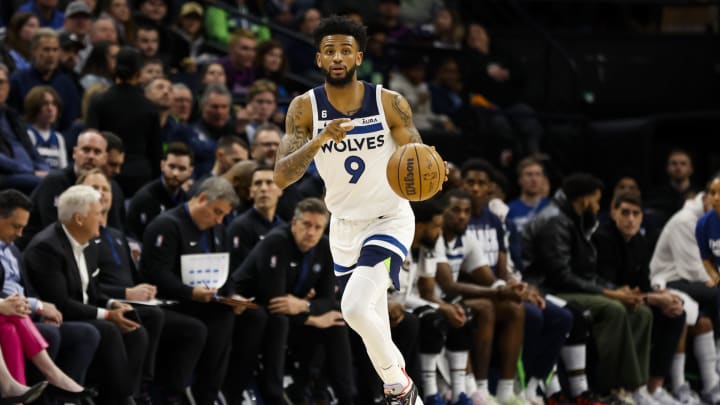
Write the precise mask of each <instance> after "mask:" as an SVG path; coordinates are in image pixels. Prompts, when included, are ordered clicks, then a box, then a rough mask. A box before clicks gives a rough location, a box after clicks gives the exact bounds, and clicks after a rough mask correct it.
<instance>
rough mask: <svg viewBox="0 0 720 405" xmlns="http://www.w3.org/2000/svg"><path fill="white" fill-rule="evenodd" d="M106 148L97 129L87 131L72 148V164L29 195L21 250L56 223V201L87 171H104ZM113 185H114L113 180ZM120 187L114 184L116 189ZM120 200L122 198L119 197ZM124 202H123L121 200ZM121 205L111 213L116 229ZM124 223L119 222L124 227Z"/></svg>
mask: <svg viewBox="0 0 720 405" xmlns="http://www.w3.org/2000/svg"><path fill="white" fill-rule="evenodd" d="M107 145H108V142H107V141H106V140H105V138H104V137H103V135H101V134H100V133H99V132H97V131H95V130H86V131H84V132H82V133H81V134H80V136H79V137H78V140H77V145H75V147H74V148H73V154H72V156H73V161H74V162H73V163H74V164H73V165H68V166H67V167H66V168H65V169H63V170H60V171H53V172H52V173H50V174H49V175H47V176H46V177H45V178H44V179H43V181H42V182H41V183H40V185H39V187H38V188H37V189H36V190H35V191H34V192H33V193H32V194H31V195H30V199H31V200H32V203H33V207H32V211H31V215H30V221H29V222H28V226H27V227H26V229H25V233H24V234H23V236H22V238H21V239H20V240H19V241H18V245H19V246H20V247H25V246H26V245H27V243H28V242H29V241H30V239H31V238H32V237H33V236H34V235H35V234H36V233H38V232H40V231H41V230H42V229H43V228H45V227H47V226H48V225H50V224H52V223H53V222H55V221H56V220H57V210H56V209H55V207H56V206H57V198H58V196H59V195H60V194H61V193H62V192H63V191H65V190H66V189H67V188H68V187H70V186H72V185H73V184H75V181H76V179H77V178H78V177H79V176H81V175H82V174H83V173H85V172H86V171H88V170H91V169H96V168H101V167H103V166H104V165H105V163H106V161H107ZM113 183H115V182H114V181H113ZM116 188H119V186H118V185H117V184H113V190H115V189H116ZM117 197H119V198H122V197H120V195H119V194H118V195H117ZM120 201H122V200H120ZM121 209H122V204H120V203H117V202H115V206H113V208H112V210H111V212H110V218H111V223H112V224H113V226H117V225H115V224H116V223H117V221H118V219H119V218H122V212H121V211H120V210H121ZM121 224H122V222H119V225H121Z"/></svg>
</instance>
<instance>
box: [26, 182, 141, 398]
mask: <svg viewBox="0 0 720 405" xmlns="http://www.w3.org/2000/svg"><path fill="white" fill-rule="evenodd" d="M100 197H101V196H100V193H99V192H97V191H96V190H94V189H93V188H92V187H89V186H83V185H79V186H72V187H70V188H69V189H67V190H66V191H65V192H63V193H62V194H61V195H60V197H59V199H58V204H57V205H58V222H57V223H55V224H52V225H50V226H48V227H47V228H45V229H44V230H43V231H42V232H40V233H38V234H37V235H35V237H34V238H33V240H32V241H31V242H30V244H29V245H28V247H27V249H25V252H24V255H23V259H24V262H25V267H26V269H27V274H28V278H29V280H30V282H31V283H32V284H33V285H34V286H35V288H36V289H37V291H38V294H39V296H40V297H41V298H43V299H46V300H48V301H51V302H54V303H55V305H57V307H58V309H59V310H61V311H62V312H63V315H64V318H65V319H67V320H71V321H85V322H88V323H90V324H91V325H93V326H94V327H95V328H96V329H97V330H98V331H99V332H100V344H99V346H98V349H97V352H96V353H95V359H94V360H93V362H92V364H91V369H90V373H89V379H90V380H91V381H92V382H95V383H97V384H98V385H99V389H100V396H99V397H98V403H101V404H109V405H114V404H118V405H124V404H129V403H132V398H131V396H132V394H133V393H134V392H137V390H138V388H139V387H138V386H139V380H140V376H141V369H142V364H143V359H144V356H145V351H146V349H147V345H148V336H147V331H146V330H145V329H144V328H143V327H142V326H141V325H140V324H139V323H138V322H135V321H133V320H130V319H128V318H127V317H126V316H131V315H132V314H133V312H132V311H133V308H132V307H131V306H130V305H128V304H124V303H121V302H118V301H113V300H110V298H109V297H108V296H107V295H105V294H104V293H102V292H101V291H100V289H99V288H98V286H97V282H96V280H95V276H96V274H97V271H96V270H95V269H97V267H98V266H97V263H98V258H99V245H98V244H97V243H94V242H93V239H94V238H96V237H97V236H98V235H99V229H100V220H101V215H102V206H101V205H100ZM49 263H52V264H53V265H52V266H49V265H48V264H49ZM136 319H137V317H136ZM93 380H94V381H93Z"/></svg>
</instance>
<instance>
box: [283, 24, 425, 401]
mask: <svg viewBox="0 0 720 405" xmlns="http://www.w3.org/2000/svg"><path fill="white" fill-rule="evenodd" d="M313 36H314V39H315V43H316V45H317V47H318V52H317V55H316V61H317V65H318V66H319V67H320V68H321V69H322V70H323V71H324V72H325V84H324V85H323V86H319V87H316V88H314V89H312V90H310V91H308V92H307V93H305V94H303V95H300V96H298V97H296V98H295V99H294V100H293V101H292V103H291V104H290V108H289V110H288V114H287V121H286V132H287V135H285V137H284V138H283V142H282V145H281V146H280V152H279V159H278V161H277V164H276V166H275V182H276V183H277V184H278V185H279V186H280V187H281V188H285V187H287V186H288V185H290V184H291V183H293V182H295V181H297V180H298V179H300V178H301V177H302V175H303V174H304V173H305V170H306V169H307V168H308V165H309V164H310V162H311V161H313V160H314V161H315V165H316V166H317V169H318V172H319V173H320V176H321V177H322V179H323V180H324V181H325V187H326V190H327V191H326V195H325V201H326V203H327V206H328V208H329V209H330V212H331V213H332V219H331V222H330V245H331V249H332V255H333V259H334V262H335V274H336V276H337V278H338V282H339V283H340V284H341V285H345V290H344V293H343V297H342V303H341V307H342V313H343V317H344V319H345V321H346V322H347V323H348V324H349V325H350V327H352V328H353V329H354V330H355V331H356V332H357V333H358V334H359V335H360V336H361V337H362V339H363V342H364V344H365V348H366V349H367V352H368V355H369V357H370V360H371V361H372V363H373V366H374V367H375V370H376V372H377V373H378V375H379V376H380V378H381V379H382V380H383V382H384V393H385V398H386V401H387V403H388V404H398V405H415V404H422V400H421V399H420V398H419V396H418V391H417V388H416V387H415V384H414V383H413V382H412V380H410V378H409V377H408V376H407V374H406V373H405V370H404V364H405V362H404V360H403V358H402V354H400V351H399V350H398V349H397V347H395V345H394V344H393V342H392V340H391V337H390V323H389V319H388V312H387V295H386V293H387V288H388V287H389V285H390V282H392V284H393V285H394V287H395V288H398V287H399V282H398V274H399V271H400V266H401V264H402V262H403V260H404V259H405V257H406V255H407V253H408V249H409V247H410V244H411V243H412V240H413V232H414V227H415V221H414V217H413V212H412V210H411V208H410V204H409V203H408V201H406V200H404V199H402V198H400V197H398V196H397V195H396V194H395V193H394V192H393V191H392V190H391V188H390V186H389V185H388V183H387V180H386V175H385V170H386V167H387V162H388V160H389V158H390V156H391V155H392V153H393V152H394V151H395V150H396V149H397V148H398V146H400V145H404V144H407V143H411V142H418V143H421V142H422V139H421V138H420V134H419V133H418V131H417V129H416V128H415V126H414V125H413V119H412V111H411V110H410V106H409V104H408V102H407V101H406V100H405V98H403V97H402V96H401V95H400V94H398V93H395V92H392V91H389V90H386V89H383V88H382V87H381V86H379V85H378V86H376V85H372V84H369V83H366V82H362V81H358V80H357V74H356V69H357V67H358V66H360V64H361V63H362V59H363V51H364V49H365V44H366V42H367V37H366V33H365V27H363V26H362V25H360V24H358V23H356V22H354V21H352V20H350V19H348V18H344V17H338V16H333V17H329V18H327V19H324V20H322V22H321V23H320V25H319V26H318V27H317V29H316V30H315V32H314V33H313Z"/></svg>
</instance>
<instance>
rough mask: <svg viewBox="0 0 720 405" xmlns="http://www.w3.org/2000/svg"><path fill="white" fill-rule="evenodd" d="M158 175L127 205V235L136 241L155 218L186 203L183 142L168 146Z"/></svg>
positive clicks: (189, 162) (189, 165)
mask: <svg viewBox="0 0 720 405" xmlns="http://www.w3.org/2000/svg"><path fill="white" fill-rule="evenodd" d="M160 172H161V174H162V175H161V177H160V178H159V179H156V180H153V181H151V182H150V183H148V184H146V185H144V186H143V187H142V188H141V189H140V190H138V192H137V193H136V194H135V195H134V196H133V197H132V198H131V199H130V204H129V205H128V215H127V231H128V235H130V236H132V237H133V238H135V239H137V240H139V241H140V240H142V238H143V234H144V233H145V227H146V226H147V225H148V224H149V223H150V222H152V220H153V219H155V217H157V216H158V215H160V214H162V213H163V212H164V211H166V210H169V209H171V208H174V207H176V206H177V205H179V204H182V203H184V202H185V201H186V200H187V198H186V196H187V194H186V190H185V188H184V187H185V186H186V183H187V182H188V180H189V179H190V178H191V177H192V172H193V155H192V151H191V150H190V149H189V148H188V147H187V145H185V144H183V143H180V142H172V143H170V144H169V145H168V147H167V150H166V151H165V157H164V158H163V160H162V161H161V162H160Z"/></svg>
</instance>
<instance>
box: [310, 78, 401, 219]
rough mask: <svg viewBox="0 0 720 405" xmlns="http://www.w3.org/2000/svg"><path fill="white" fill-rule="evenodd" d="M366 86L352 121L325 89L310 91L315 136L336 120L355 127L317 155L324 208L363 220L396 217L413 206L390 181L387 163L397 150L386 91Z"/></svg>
mask: <svg viewBox="0 0 720 405" xmlns="http://www.w3.org/2000/svg"><path fill="white" fill-rule="evenodd" d="M361 83H363V85H364V86H365V94H364V96H363V102H362V107H361V108H360V109H359V110H358V111H357V112H356V113H355V114H353V115H352V116H347V115H345V114H342V113H341V112H339V111H337V110H336V109H335V108H334V107H333V106H332V105H331V104H330V102H329V100H328V97H327V93H326V91H325V86H324V85H322V86H318V87H316V88H314V89H312V90H310V91H309V92H308V94H309V95H310V100H311V101H312V109H313V136H318V134H319V133H320V132H321V131H322V130H323V128H325V126H326V125H327V123H328V122H330V121H332V120H334V119H337V118H350V119H352V121H353V123H354V124H355V127H354V128H353V129H352V130H351V131H349V132H348V133H347V135H346V136H345V139H343V140H342V141H341V142H339V143H335V142H334V141H328V142H327V143H325V144H324V145H323V146H322V147H321V148H320V150H319V151H318V153H317V154H316V155H315V166H316V167H317V170H318V173H319V174H320V177H322V179H323V181H324V182H325V189H326V193H325V203H326V204H327V207H328V209H329V210H330V212H331V213H332V214H333V216H335V217H337V218H341V219H351V220H363V219H371V218H377V217H380V216H383V215H389V214H393V213H396V212H398V211H399V209H400V207H402V206H403V204H405V205H407V204H409V202H408V201H407V200H405V199H402V198H400V197H399V196H398V195H397V194H395V193H394V192H393V191H392V189H391V188H390V185H389V184H388V182H387V177H386V176H387V175H386V169H387V163H388V160H389V159H390V156H391V155H392V154H393V152H395V150H396V149H397V147H398V145H397V144H396V143H395V140H394V139H393V138H392V136H391V135H390V128H389V126H388V124H387V121H386V120H385V112H384V111H383V107H382V99H381V90H382V87H381V86H379V85H378V86H376V85H373V84H370V83H366V82H361Z"/></svg>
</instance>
